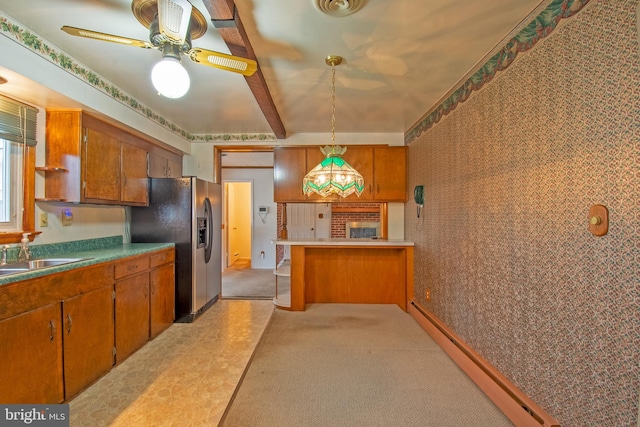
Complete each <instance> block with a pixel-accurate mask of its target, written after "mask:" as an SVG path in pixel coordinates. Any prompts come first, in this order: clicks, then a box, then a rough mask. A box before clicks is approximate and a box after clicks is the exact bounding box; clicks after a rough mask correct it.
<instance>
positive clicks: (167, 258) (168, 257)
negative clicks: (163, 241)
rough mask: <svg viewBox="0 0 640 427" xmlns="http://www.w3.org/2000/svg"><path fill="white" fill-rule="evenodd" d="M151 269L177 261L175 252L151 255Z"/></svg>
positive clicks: (161, 252)
mask: <svg viewBox="0 0 640 427" xmlns="http://www.w3.org/2000/svg"><path fill="white" fill-rule="evenodd" d="M149 258H150V267H151V268H154V267H157V266H159V265H162V264H168V263H170V262H173V261H174V260H175V252H174V251H172V250H163V251H160V252H155V253H152V254H151V255H149Z"/></svg>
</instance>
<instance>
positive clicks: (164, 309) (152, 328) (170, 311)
mask: <svg viewBox="0 0 640 427" xmlns="http://www.w3.org/2000/svg"><path fill="white" fill-rule="evenodd" d="M149 279H150V282H151V290H150V292H151V294H150V300H149V303H150V313H149V338H151V339H153V338H155V337H157V336H158V335H160V333H161V332H162V331H164V330H165V329H167V328H168V327H169V326H171V324H172V323H173V321H174V320H175V306H176V304H175V286H174V283H175V271H174V265H173V264H168V265H163V266H161V267H159V268H155V269H153V270H151V271H150V272H149Z"/></svg>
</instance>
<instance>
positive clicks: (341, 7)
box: [312, 0, 366, 17]
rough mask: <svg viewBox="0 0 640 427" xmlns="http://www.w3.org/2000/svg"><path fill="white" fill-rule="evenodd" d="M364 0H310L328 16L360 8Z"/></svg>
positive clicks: (346, 13)
mask: <svg viewBox="0 0 640 427" xmlns="http://www.w3.org/2000/svg"><path fill="white" fill-rule="evenodd" d="M365 1H366V0H312V2H313V5H314V6H315V7H316V9H318V10H319V11H320V12H322V13H324V14H326V15H329V16H335V17H339V16H347V15H351V14H352V13H354V12H357V11H358V10H360V8H361V7H362V6H364V3H365Z"/></svg>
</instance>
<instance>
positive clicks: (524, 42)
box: [404, 0, 590, 145]
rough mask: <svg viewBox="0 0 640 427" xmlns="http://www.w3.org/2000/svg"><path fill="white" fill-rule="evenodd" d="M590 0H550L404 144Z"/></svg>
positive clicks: (418, 124)
mask: <svg viewBox="0 0 640 427" xmlns="http://www.w3.org/2000/svg"><path fill="white" fill-rule="evenodd" d="M589 1H590V0H553V1H551V3H550V4H549V5H548V6H547V7H546V8H545V9H544V10H543V11H542V12H541V13H540V14H539V15H538V16H537V17H536V18H535V19H533V21H531V22H530V23H529V25H527V26H526V27H525V28H523V29H522V30H521V31H520V32H519V33H518V34H516V36H515V37H513V38H512V39H511V40H509V41H508V42H507V44H506V45H505V46H504V47H503V48H502V49H501V50H500V51H499V52H498V53H496V54H495V55H493V56H492V57H491V58H490V59H489V60H488V61H487V62H486V63H485V64H484V65H483V66H482V67H480V69H479V70H477V71H476V72H475V73H473V74H472V75H471V77H469V78H468V79H467V80H465V81H464V82H463V83H462V84H461V85H460V86H459V87H458V88H457V89H456V90H455V91H454V92H453V93H452V94H451V95H449V97H448V98H446V99H445V100H444V101H442V103H440V105H438V106H437V107H436V108H434V109H433V110H432V111H431V112H430V113H427V115H426V116H425V117H424V118H423V119H421V120H420V121H419V122H418V123H417V124H416V125H414V126H413V127H412V128H411V129H409V130H408V131H407V132H406V133H405V136H404V142H405V145H409V144H411V143H412V142H413V141H414V140H415V139H416V138H418V137H419V136H420V135H421V134H422V133H423V132H426V131H427V130H428V129H429V128H431V127H432V126H433V125H435V124H436V123H438V122H439V121H440V119H441V118H442V117H443V116H446V115H447V114H449V113H450V112H451V111H453V110H454V109H455V108H456V107H457V106H458V105H459V104H460V103H462V102H464V101H466V100H467V99H468V98H469V96H470V95H471V93H472V92H474V91H478V90H480V89H481V88H482V87H483V86H484V84H485V83H488V82H490V81H491V80H492V79H493V78H494V77H495V75H496V74H497V73H498V72H499V71H503V70H505V69H507V68H508V67H509V66H510V65H511V63H512V62H513V61H514V60H515V59H516V56H517V55H518V53H519V52H526V51H528V50H529V49H531V48H533V47H534V46H535V45H536V43H537V42H538V41H540V40H542V39H543V38H545V37H546V36H548V35H549V34H551V32H553V30H554V29H555V28H556V26H557V25H558V23H559V22H560V21H561V20H562V19H567V18H570V17H572V16H573V15H575V14H576V13H578V12H579V11H580V10H582V8H584V6H586V5H587V3H589Z"/></svg>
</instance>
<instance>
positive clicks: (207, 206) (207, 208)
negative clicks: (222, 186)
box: [204, 197, 213, 262]
mask: <svg viewBox="0 0 640 427" xmlns="http://www.w3.org/2000/svg"><path fill="white" fill-rule="evenodd" d="M204 216H205V218H206V219H207V229H206V242H205V247H204V262H209V260H210V259H211V252H212V251H213V214H212V209H211V201H209V198H208V197H205V199H204Z"/></svg>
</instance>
